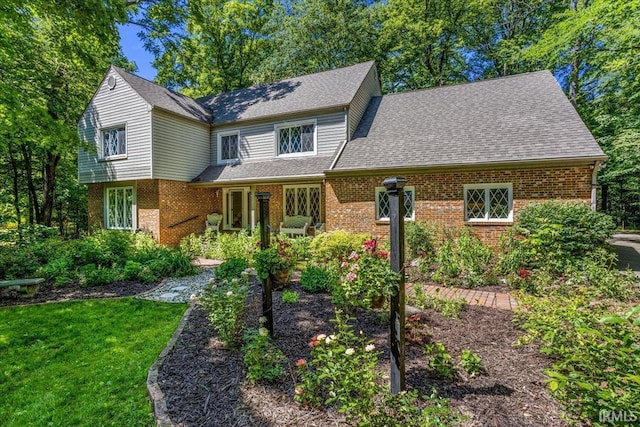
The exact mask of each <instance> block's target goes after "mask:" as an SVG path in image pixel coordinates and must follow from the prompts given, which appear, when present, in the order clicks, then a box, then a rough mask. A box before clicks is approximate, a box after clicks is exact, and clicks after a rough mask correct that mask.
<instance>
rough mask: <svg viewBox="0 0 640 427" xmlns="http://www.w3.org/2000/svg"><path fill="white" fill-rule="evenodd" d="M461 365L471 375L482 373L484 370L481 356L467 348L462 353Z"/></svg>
mask: <svg viewBox="0 0 640 427" xmlns="http://www.w3.org/2000/svg"><path fill="white" fill-rule="evenodd" d="M460 366H462V369H464V370H465V372H466V373H467V374H469V375H480V374H481V373H482V371H483V368H482V359H481V358H480V356H478V355H477V354H476V353H474V352H472V351H471V350H467V349H465V350H462V352H461V353H460Z"/></svg>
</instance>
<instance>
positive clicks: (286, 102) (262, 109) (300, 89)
mask: <svg viewBox="0 0 640 427" xmlns="http://www.w3.org/2000/svg"><path fill="white" fill-rule="evenodd" d="M374 66H375V63H374V62H373V61H369V62H364V63H361V64H356V65H352V66H350V67H344V68H338V69H335V70H330V71H324V72H320V73H315V74H308V75H306V76H300V77H294V78H291V79H287V80H281V81H279V82H275V83H270V84H264V85H258V86H252V87H249V88H245V89H239V90H236V91H233V92H225V93H221V94H218V95H214V96H208V97H204V98H199V99H198V102H200V103H202V104H203V105H206V106H207V107H208V108H209V109H211V110H212V111H213V116H214V121H213V124H214V125H219V124H223V123H230V122H236V121H241V120H250V119H257V118H262V117H272V116H278V115H282V114H292V113H297V112H303V111H309V110H320V109H325V108H332V107H342V106H346V105H348V104H349V103H351V101H352V100H353V97H354V96H355V94H356V92H357V90H358V88H359V87H360V85H361V84H362V82H363V80H364V78H365V77H366V75H367V73H368V72H369V71H370V70H371V67H374Z"/></svg>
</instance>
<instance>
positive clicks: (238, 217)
mask: <svg viewBox="0 0 640 427" xmlns="http://www.w3.org/2000/svg"><path fill="white" fill-rule="evenodd" d="M248 200H249V189H248V188H228V189H225V190H224V199H223V202H224V207H223V208H224V229H225V230H240V229H242V228H247V227H248V225H249V221H248V217H249V215H248V212H249V209H248V207H249V206H248Z"/></svg>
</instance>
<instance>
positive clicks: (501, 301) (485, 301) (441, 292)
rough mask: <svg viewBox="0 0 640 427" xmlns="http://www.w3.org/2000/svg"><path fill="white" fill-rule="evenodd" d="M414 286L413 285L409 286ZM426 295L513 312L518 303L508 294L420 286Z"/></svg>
mask: <svg viewBox="0 0 640 427" xmlns="http://www.w3.org/2000/svg"><path fill="white" fill-rule="evenodd" d="M411 286H415V285H411ZM422 288H423V289H424V290H425V292H426V293H427V294H428V295H431V296H438V297H440V298H444V299H455V298H462V299H464V300H465V301H467V302H468V303H469V304H471V305H480V306H483V307H491V308H500V309H503V310H514V309H515V308H516V307H518V301H517V300H516V299H515V298H513V297H512V296H511V295H509V294H503V293H499V292H488V291H478V290H474V289H460V288H448V287H443V286H434V285H422Z"/></svg>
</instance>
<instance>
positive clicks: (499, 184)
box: [463, 182, 513, 223]
mask: <svg viewBox="0 0 640 427" xmlns="http://www.w3.org/2000/svg"><path fill="white" fill-rule="evenodd" d="M498 188H506V189H507V190H508V192H509V196H508V197H509V200H508V203H509V215H508V216H507V218H490V217H489V209H490V206H489V203H488V202H487V201H488V200H489V191H490V190H493V189H498ZM474 189H483V190H484V202H485V210H484V218H468V217H467V190H474ZM463 192H464V206H463V207H464V220H465V221H466V222H469V223H490V222H513V185H512V184H511V183H510V182H495V183H494V182H491V183H483V184H465V185H464V190H463Z"/></svg>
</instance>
